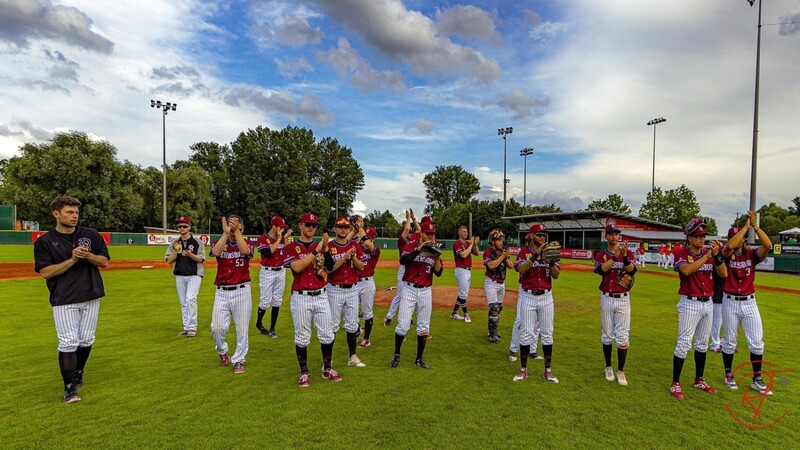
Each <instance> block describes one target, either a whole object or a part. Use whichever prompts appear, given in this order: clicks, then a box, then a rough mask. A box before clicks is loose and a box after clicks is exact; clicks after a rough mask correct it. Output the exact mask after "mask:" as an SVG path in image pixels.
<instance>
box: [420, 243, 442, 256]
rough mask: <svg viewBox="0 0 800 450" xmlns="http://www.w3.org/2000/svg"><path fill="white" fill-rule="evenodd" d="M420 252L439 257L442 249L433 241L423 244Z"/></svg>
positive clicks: (424, 254)
mask: <svg viewBox="0 0 800 450" xmlns="http://www.w3.org/2000/svg"><path fill="white" fill-rule="evenodd" d="M419 254H420V255H422V256H425V257H428V258H438V257H439V256H442V251H441V250H439V248H438V247H436V244H434V243H433V242H426V243H424V244H422V248H421V249H420V251H419Z"/></svg>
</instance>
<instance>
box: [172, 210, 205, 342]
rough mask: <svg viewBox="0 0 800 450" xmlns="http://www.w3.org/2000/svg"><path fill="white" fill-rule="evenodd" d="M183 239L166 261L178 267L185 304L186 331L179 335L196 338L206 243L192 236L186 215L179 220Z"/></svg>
mask: <svg viewBox="0 0 800 450" xmlns="http://www.w3.org/2000/svg"><path fill="white" fill-rule="evenodd" d="M175 223H177V224H178V231H179V232H180V233H181V236H180V238H179V239H175V240H174V241H172V243H171V244H170V245H167V253H166V254H165V255H164V258H165V259H166V260H167V262H168V263H169V264H174V265H175V267H174V269H172V273H174V274H175V287H176V288H177V290H178V301H179V302H180V305H181V317H182V318H183V331H181V332H180V333H178V336H185V337H194V336H195V335H196V334H197V293H198V292H200V281H201V280H202V279H203V261H205V260H206V254H205V246H204V245H203V241H201V240H200V239H197V238H196V237H194V236H192V233H191V231H190V230H191V226H192V221H191V219H189V218H188V217H186V216H180V217H178V218H177V219H176V220H175Z"/></svg>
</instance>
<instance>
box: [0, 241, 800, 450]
mask: <svg viewBox="0 0 800 450" xmlns="http://www.w3.org/2000/svg"><path fill="white" fill-rule="evenodd" d="M9 247H10V246H4V247H3V249H4V250H6V249H8V248H9ZM21 247H22V246H21ZM123 248H129V247H112V256H113V257H115V258H116V257H117V256H116V254H117V250H121V249H123ZM142 248H144V247H139V248H138V249H142ZM27 249H28V251H30V246H28V247H27ZM4 253H5V256H6V257H8V254H9V253H13V252H4ZM157 253H158V254H157V256H156V257H160V256H161V252H157ZM119 258H120V259H121V258H122V256H119ZM142 258H143V257H133V258H131V259H142ZM23 260H24V259H23ZM648 270H649V269H648ZM654 270H655V269H654ZM214 272H215V267H214V265H213V263H212V264H210V265H209V266H208V267H207V276H206V278H205V280H204V285H203V287H202V289H201V294H200V324H201V327H200V329H199V332H198V335H197V337H195V338H192V339H186V338H178V337H177V336H176V334H177V332H178V331H180V328H181V326H180V312H179V308H178V302H177V297H176V295H175V292H174V281H173V277H172V275H171V273H170V272H169V271H166V270H129V271H110V272H105V273H104V275H103V276H104V280H105V283H106V290H107V297H106V298H105V299H103V301H102V306H101V311H100V320H99V325H98V330H97V342H96V343H95V346H94V349H93V351H92V356H91V358H90V359H89V363H88V365H87V369H86V384H85V386H84V387H83V388H82V389H81V390H80V394H81V397H82V398H83V401H81V402H80V403H78V404H75V405H63V404H62V403H61V401H60V400H61V395H62V387H61V380H60V375H59V373H58V365H57V361H56V339H55V332H54V330H53V325H52V312H51V308H50V307H49V304H48V303H47V290H46V287H45V284H44V282H43V281H42V280H41V279H29V280H15V281H6V282H0V293H2V295H0V303H2V306H3V307H2V308H1V309H0V311H2V312H0V324H1V325H0V341H2V342H3V344H2V347H1V348H2V351H1V352H0V353H1V354H2V356H3V361H4V362H5V363H6V367H7V368H8V369H7V370H4V371H2V373H1V374H0V383H1V384H2V386H3V395H2V397H1V399H0V412H2V418H0V439H2V441H0V442H2V443H3V447H6V448H34V447H38V448H67V447H72V448H76V447H77V448H88V447H94V448H120V447H126V448H129V447H155V448H231V447H239V448H256V447H267V448H287V447H329V448H341V447H357V446H382V447H389V448H463V447H472V448H523V447H525V448H530V447H553V448H603V447H605V448H611V447H616V448H710V447H727V448H753V447H754V446H756V447H763V448H791V447H793V446H794V445H796V443H797V442H800V431H798V430H799V429H800V397H799V396H798V394H800V387H799V386H800V383H798V381H800V380H798V377H797V374H796V373H781V374H778V375H777V376H776V379H777V383H776V386H775V388H774V390H775V395H773V396H771V397H768V398H766V400H765V401H764V403H763V405H762V406H763V407H762V409H761V419H760V420H759V421H757V422H756V423H755V424H756V425H764V424H769V423H771V422H773V421H775V420H776V419H778V418H780V417H781V415H782V414H783V413H784V412H786V413H787V414H786V416H785V418H783V420H782V421H781V422H780V423H777V424H776V425H774V426H772V427H770V428H767V429H763V430H755V429H750V428H747V427H745V426H742V425H739V424H737V423H736V422H735V421H734V419H733V418H732V417H731V415H730V414H729V412H728V411H727V409H726V407H730V408H731V410H732V412H733V414H734V415H736V416H737V417H739V418H740V419H741V420H743V421H745V422H747V423H750V419H751V418H752V417H753V412H752V410H751V409H749V408H747V407H743V406H742V405H741V402H742V394H743V393H744V390H743V389H742V388H740V390H738V391H730V390H727V389H726V388H724V386H723V385H722V382H721V381H722V375H723V371H722V362H721V357H720V356H719V355H717V354H709V358H708V364H707V369H706V378H707V379H708V380H709V382H710V383H711V384H712V386H715V387H717V388H718V389H719V390H720V392H719V394H717V395H710V394H706V393H703V392H700V391H697V390H695V389H692V388H691V378H692V377H693V374H694V363H693V361H692V360H691V357H690V358H689V359H688V360H687V363H686V366H685V368H684V372H683V382H684V383H683V384H684V389H685V392H686V399H685V400H684V401H682V402H681V401H678V400H675V399H673V398H672V397H671V396H670V395H669V393H668V387H669V382H670V378H671V367H672V352H673V349H674V346H675V339H676V331H677V312H676V309H675V304H676V302H677V294H676V291H677V279H676V278H674V277H671V278H667V277H662V276H654V275H652V274H649V273H648V271H643V272H641V273H640V276H639V277H638V280H637V284H636V286H635V287H634V292H633V318H632V333H631V334H632V336H631V350H630V353H629V356H628V361H627V364H626V374H627V376H628V381H629V383H630V385H629V386H628V387H621V386H619V385H617V384H616V383H611V382H608V381H606V380H605V379H604V378H603V366H604V364H603V358H602V352H601V345H600V339H599V328H600V325H599V315H598V298H599V296H598V291H597V284H598V281H599V277H597V275H594V274H591V273H587V272H564V273H563V274H562V277H561V279H559V280H557V281H556V282H555V289H554V296H555V301H556V316H555V320H556V324H555V343H554V352H553V358H554V359H553V371H554V373H555V374H556V375H557V376H558V377H559V379H560V381H561V382H560V383H559V384H548V383H546V382H544V381H543V380H542V379H541V365H542V362H541V361H531V363H530V365H529V367H530V368H531V369H530V370H531V375H532V376H531V377H530V378H529V379H527V380H525V381H523V382H520V383H514V382H512V381H511V378H512V377H513V375H514V374H515V373H516V372H517V371H518V369H519V365H518V363H511V362H509V361H508V359H507V353H508V338H509V337H510V326H511V323H512V322H513V318H514V310H513V309H512V308H507V309H506V310H504V311H503V314H502V319H501V330H502V331H501V333H502V334H503V338H502V341H501V344H500V345H492V344H489V343H488V342H487V341H486V325H485V314H486V309H485V305H477V304H471V307H472V310H473V312H472V316H473V323H472V324H465V323H464V322H462V321H454V320H451V319H449V318H448V314H449V311H446V310H434V314H433V318H432V324H431V332H432V335H433V336H434V338H433V339H432V340H431V341H430V342H429V343H428V346H427V349H426V353H425V356H426V358H425V359H426V361H427V362H428V363H429V364H430V365H431V366H432V370H430V371H422V370H420V369H418V368H416V367H414V365H413V355H414V352H415V348H416V343H415V342H414V341H413V340H409V342H407V343H406V345H405V346H404V347H403V359H402V362H401V366H400V367H399V368H398V369H391V368H389V367H388V362H389V360H390V359H391V356H392V353H393V333H394V329H393V327H391V328H385V327H383V326H380V325H378V326H376V328H375V331H374V332H373V337H372V342H373V345H372V346H371V347H370V348H368V349H364V350H360V351H359V355H360V356H361V359H362V360H363V361H364V362H365V363H366V364H367V367H366V368H361V369H357V368H351V367H348V366H346V365H345V361H346V356H347V346H346V344H345V342H344V339H343V338H341V337H340V339H337V343H336V346H335V349H334V366H335V367H336V368H337V369H338V370H339V372H340V373H341V374H342V376H343V377H344V380H343V381H342V382H341V383H330V382H328V381H325V380H323V379H322V378H321V377H320V373H319V371H318V370H312V375H313V377H312V383H311V387H310V388H308V389H299V388H298V387H297V385H296V382H297V377H298V375H299V372H298V367H297V363H296V358H295V354H294V344H293V341H292V325H291V316H290V313H289V308H288V306H289V304H288V301H287V302H285V303H284V307H283V308H282V310H281V316H280V318H279V321H278V329H277V332H278V335H279V337H280V338H279V339H269V338H266V337H265V336H262V335H260V334H259V333H258V332H257V330H255V327H254V326H252V325H251V333H250V352H249V354H248V357H247V364H246V366H247V372H246V373H245V374H243V375H237V376H234V375H233V373H232V370H231V368H230V367H227V368H223V367H220V366H219V363H218V358H217V356H216V353H215V351H214V344H213V342H212V340H211V337H210V331H209V324H210V320H211V319H210V315H211V304H212V302H213V296H214V291H213V286H212V280H213V275H214ZM253 274H254V279H257V277H256V276H255V274H256V272H255V271H253ZM475 275H476V276H473V286H481V285H482V278H483V277H482V276H481V275H480V272H475ZM394 277H395V273H394V271H393V270H381V271H379V273H378V274H377V275H376V283H377V284H378V287H379V288H383V287H387V286H392V285H394V280H395V278H394ZM785 279H789V280H791V283H794V284H795V285H796V284H797V280H798V278H797V277H796V276H795V277H793V278H790V276H782V275H774V274H761V273H759V275H758V277H757V283H758V284H766V283H771V282H772V281H774V280H785ZM791 283H790V284H791ZM436 284H438V285H443V284H446V285H455V280H454V277H453V274H452V270H448V271H446V273H445V275H444V276H443V277H442V278H441V279H439V280H436ZM509 284H510V285H515V284H516V283H515V282H510V283H509ZM253 294H254V295H253V298H254V303H257V301H258V300H257V286H256V285H255V284H254V285H253ZM758 301H759V305H760V309H761V314H762V317H763V321H764V328H765V330H766V331H765V342H766V349H767V350H766V355H765V357H766V359H768V360H769V361H772V362H774V363H775V364H776V366H775V367H774V368H776V369H784V370H796V369H797V368H798V367H800V350H798V347H797V345H796V344H792V343H791V342H792V340H793V339H796V338H797V330H798V329H800V305H799V304H798V302H797V298H796V296H795V295H791V294H783V293H775V292H768V291H763V292H759V294H758ZM385 311H386V309H385V308H382V307H378V308H376V322H379V321H380V320H379V319H380V318H382V317H383V316H384V315H385ZM315 339H316V337H315V338H314V340H313V341H312V344H311V346H310V347H309V366H310V367H312V368H316V367H319V366H321V356H320V352H319V345H318V343H317V341H316V340H315ZM228 341H229V343H230V344H232V345H235V333H234V331H233V328H231V331H230V332H229V337H228ZM748 354H749V353H748V350H747V347H746V343H745V342H744V336H743V335H742V333H740V341H739V353H738V354H737V355H736V363H737V365H738V363H742V362H744V361H745V359H746V358H747V355H748ZM614 360H615V363H616V356H615V357H614ZM747 371H749V369H748V367H747V366H746V367H745V368H744V369H742V372H740V373H742V374H743V373H745V372H747ZM792 443H795V444H792Z"/></svg>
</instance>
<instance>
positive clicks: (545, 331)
mask: <svg viewBox="0 0 800 450" xmlns="http://www.w3.org/2000/svg"><path fill="white" fill-rule="evenodd" d="M517 308H518V309H519V317H520V332H519V344H520V345H530V346H533V344H534V343H535V342H536V341H535V340H534V339H535V338H536V335H537V332H538V334H539V335H540V336H541V337H542V345H551V344H552V343H553V317H554V313H555V307H554V304H553V292H552V291H551V290H549V289H548V290H547V292H545V293H544V294H542V295H533V294H531V293H529V292H526V291H524V290H520V291H519V304H518V306H517ZM537 330H538V331H537ZM531 353H532V352H531Z"/></svg>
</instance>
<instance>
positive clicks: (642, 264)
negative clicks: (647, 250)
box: [636, 254, 647, 267]
mask: <svg viewBox="0 0 800 450" xmlns="http://www.w3.org/2000/svg"><path fill="white" fill-rule="evenodd" d="M636 260H637V261H638V262H639V266H640V267H646V266H647V263H646V259H645V257H644V254H641V255H639V254H637V255H636Z"/></svg>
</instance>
